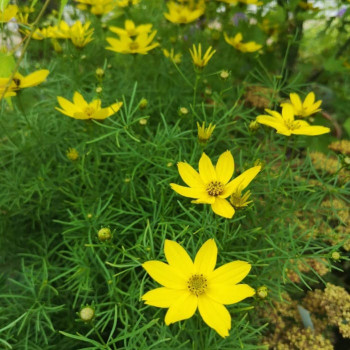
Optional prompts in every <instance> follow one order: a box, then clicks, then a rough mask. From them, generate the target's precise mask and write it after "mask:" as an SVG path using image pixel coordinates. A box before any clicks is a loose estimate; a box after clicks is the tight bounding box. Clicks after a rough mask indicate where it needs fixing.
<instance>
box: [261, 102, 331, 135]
mask: <svg viewBox="0 0 350 350" xmlns="http://www.w3.org/2000/svg"><path fill="white" fill-rule="evenodd" d="M265 111H266V112H267V113H269V114H270V115H259V116H258V117H257V118H256V121H257V122H258V123H260V124H264V125H267V126H270V127H272V128H274V129H276V130H277V133H278V134H282V135H286V136H290V135H292V134H295V135H307V136H314V135H322V134H326V133H328V132H330V131H331V130H330V129H329V128H327V127H325V126H318V125H317V126H316V125H315V126H314V125H310V124H309V123H308V122H306V121H305V120H295V119H294V108H293V106H292V105H290V104H288V103H287V104H284V105H283V108H282V114H280V113H278V112H276V111H271V110H270V109H265Z"/></svg>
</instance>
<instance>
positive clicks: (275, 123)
mask: <svg viewBox="0 0 350 350" xmlns="http://www.w3.org/2000/svg"><path fill="white" fill-rule="evenodd" d="M256 121H257V122H258V123H259V124H263V125H267V126H270V127H271V128H274V129H279V128H280V127H281V125H283V124H282V123H284V122H283V121H280V120H277V119H276V118H275V117H271V116H269V115H259V116H257V117H256Z"/></svg>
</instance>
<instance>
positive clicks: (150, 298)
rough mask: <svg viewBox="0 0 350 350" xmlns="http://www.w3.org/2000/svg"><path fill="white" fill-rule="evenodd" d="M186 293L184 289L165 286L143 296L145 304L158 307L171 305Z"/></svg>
mask: <svg viewBox="0 0 350 350" xmlns="http://www.w3.org/2000/svg"><path fill="white" fill-rule="evenodd" d="M183 294H184V291H183V290H179V289H169V288H165V287H161V288H156V289H153V290H150V291H149V292H147V293H146V294H144V295H143V296H142V300H144V301H145V304H147V305H152V306H156V307H170V305H171V304H173V303H174V300H177V299H179V298H180V297H181V296H182V295H183Z"/></svg>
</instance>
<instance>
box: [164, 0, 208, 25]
mask: <svg viewBox="0 0 350 350" xmlns="http://www.w3.org/2000/svg"><path fill="white" fill-rule="evenodd" d="M167 6H168V12H167V13H164V16H165V18H166V19H167V20H168V21H170V22H172V23H177V24H186V23H191V22H193V21H195V20H196V19H198V18H199V17H200V16H202V15H203V13H204V11H205V6H204V3H203V2H202V1H200V2H199V3H198V4H197V5H196V6H187V5H184V4H178V3H176V2H175V1H169V3H168V4H167Z"/></svg>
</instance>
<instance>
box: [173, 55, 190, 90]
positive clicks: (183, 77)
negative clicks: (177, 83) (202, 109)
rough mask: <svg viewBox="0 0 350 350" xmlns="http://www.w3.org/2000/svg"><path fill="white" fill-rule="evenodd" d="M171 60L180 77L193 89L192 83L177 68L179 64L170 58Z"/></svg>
mask: <svg viewBox="0 0 350 350" xmlns="http://www.w3.org/2000/svg"><path fill="white" fill-rule="evenodd" d="M172 62H173V63H174V66H175V68H176V70H177V71H178V72H179V73H180V75H181V77H182V79H183V80H184V81H185V82H186V83H187V84H188V85H189V86H191V88H192V89H193V85H192V84H191V82H190V81H189V80H188V79H187V78H186V76H185V75H184V74H183V73H182V71H181V69H180V68H179V66H178V65H177V64H176V63H175V62H174V60H172Z"/></svg>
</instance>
